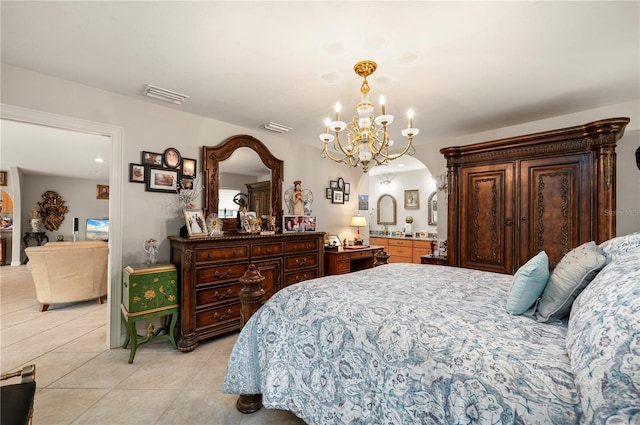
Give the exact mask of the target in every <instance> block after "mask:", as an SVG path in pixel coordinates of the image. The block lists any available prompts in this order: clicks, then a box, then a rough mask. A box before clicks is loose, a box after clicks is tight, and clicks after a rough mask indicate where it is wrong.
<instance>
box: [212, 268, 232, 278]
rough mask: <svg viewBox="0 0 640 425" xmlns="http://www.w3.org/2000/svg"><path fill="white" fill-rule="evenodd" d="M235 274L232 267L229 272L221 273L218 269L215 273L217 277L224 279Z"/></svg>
mask: <svg viewBox="0 0 640 425" xmlns="http://www.w3.org/2000/svg"><path fill="white" fill-rule="evenodd" d="M232 274H233V272H232V271H231V269H229V270H227V272H226V273H225V274H220V272H219V271H218V270H216V272H215V273H214V274H213V275H214V276H215V277H217V278H218V279H224V278H225V277H229V276H231V275H232Z"/></svg>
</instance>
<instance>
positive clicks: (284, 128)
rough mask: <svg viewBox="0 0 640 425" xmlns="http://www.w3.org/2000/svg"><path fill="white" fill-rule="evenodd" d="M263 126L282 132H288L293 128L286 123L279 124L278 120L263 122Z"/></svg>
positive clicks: (266, 128)
mask: <svg viewBox="0 0 640 425" xmlns="http://www.w3.org/2000/svg"><path fill="white" fill-rule="evenodd" d="M262 128H264V129H265V130H269V131H273V132H275V133H280V134H282V133H286V132H287V131H289V130H291V129H292V127H287V126H286V125H283V124H278V123H277V122H269V124H263V125H262Z"/></svg>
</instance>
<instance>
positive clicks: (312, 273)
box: [284, 268, 318, 286]
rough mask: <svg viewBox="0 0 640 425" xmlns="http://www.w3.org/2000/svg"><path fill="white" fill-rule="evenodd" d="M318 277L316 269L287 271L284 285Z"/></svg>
mask: <svg viewBox="0 0 640 425" xmlns="http://www.w3.org/2000/svg"><path fill="white" fill-rule="evenodd" d="M316 277H318V269H317V268H315V269H310V270H301V271H299V272H297V273H288V274H287V275H285V277H284V284H285V286H289V285H293V284H294V283H298V282H302V281H304V280H309V279H315V278H316Z"/></svg>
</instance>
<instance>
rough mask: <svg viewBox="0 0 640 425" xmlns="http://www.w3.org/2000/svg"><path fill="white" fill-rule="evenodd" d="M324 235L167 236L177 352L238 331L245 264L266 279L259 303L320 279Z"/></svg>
mask: <svg viewBox="0 0 640 425" xmlns="http://www.w3.org/2000/svg"><path fill="white" fill-rule="evenodd" d="M323 238H324V233H321V232H318V233H315V232H306V233H285V234H276V235H270V236H259V235H237V236H224V237H218V238H197V239H196V238H192V239H189V238H181V237H177V236H169V240H170V241H171V262H172V263H173V264H175V265H176V267H177V269H178V282H179V285H180V297H179V298H180V322H179V326H178V340H177V344H178V349H179V350H180V351H192V350H194V349H195V348H196V347H197V345H198V341H202V340H204V339H207V338H211V337H215V336H218V335H222V334H225V333H229V332H232V331H236V330H239V329H240V328H241V325H242V323H241V315H240V300H239V298H238V294H239V292H240V290H241V289H242V285H241V284H240V282H239V281H238V279H239V278H240V277H242V275H243V274H244V272H245V271H246V270H247V269H248V267H249V264H251V263H253V264H255V265H256V266H257V267H258V269H259V270H260V274H262V275H263V276H264V277H265V280H264V282H263V283H262V287H263V289H264V290H265V291H266V294H265V296H264V300H265V301H266V300H267V299H269V298H270V297H271V296H272V295H273V294H275V293H276V292H278V291H279V290H280V289H282V288H284V287H285V286H288V285H292V284H294V283H298V282H301V281H303V280H307V279H313V278H316V277H321V276H323V272H324V244H323Z"/></svg>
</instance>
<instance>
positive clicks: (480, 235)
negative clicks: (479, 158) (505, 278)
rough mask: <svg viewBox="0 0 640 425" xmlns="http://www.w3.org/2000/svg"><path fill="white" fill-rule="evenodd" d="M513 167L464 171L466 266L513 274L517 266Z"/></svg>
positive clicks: (462, 262)
mask: <svg viewBox="0 0 640 425" xmlns="http://www.w3.org/2000/svg"><path fill="white" fill-rule="evenodd" d="M513 175H514V170H513V164H512V163H507V164H496V165H492V166H490V167H487V166H482V167H470V168H465V169H463V170H462V180H463V181H464V182H465V183H464V184H463V185H462V187H463V188H464V189H463V193H462V205H461V216H462V217H463V220H462V221H461V226H460V241H461V246H463V247H464V249H462V251H461V253H460V265H461V266H462V267H467V268H473V269H480V270H488V271H494V272H499V273H509V272H510V271H511V269H512V265H513V234H514V233H513V232H514V231H513V217H514V214H513V209H514V203H513V180H514V179H513Z"/></svg>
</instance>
